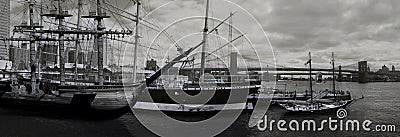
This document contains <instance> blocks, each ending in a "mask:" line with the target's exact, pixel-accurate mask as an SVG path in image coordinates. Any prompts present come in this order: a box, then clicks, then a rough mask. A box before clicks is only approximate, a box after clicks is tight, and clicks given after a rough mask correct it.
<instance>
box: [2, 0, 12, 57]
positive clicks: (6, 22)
mask: <svg viewBox="0 0 400 137" xmlns="http://www.w3.org/2000/svg"><path fill="white" fill-rule="evenodd" d="M9 34H10V0H1V1H0V39H4V38H8V37H9ZM0 60H8V52H7V43H6V42H5V41H0Z"/></svg>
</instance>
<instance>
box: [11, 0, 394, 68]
mask: <svg viewBox="0 0 400 137" xmlns="http://www.w3.org/2000/svg"><path fill="white" fill-rule="evenodd" d="M127 1H128V0H118V3H117V6H118V7H120V8H122V9H128V10H131V9H130V8H129V7H128V8H127V6H126V3H127ZM110 3H116V2H114V1H111V2H110ZM165 4H166V5H165ZM18 5H19V4H16V3H15V2H12V15H11V16H13V15H14V16H15V15H17V14H18V12H19V8H17V7H18ZM162 5H164V6H162ZM144 6H145V8H146V9H147V10H148V11H153V12H152V14H151V17H153V18H154V19H155V20H157V22H158V23H159V24H160V26H161V27H162V28H163V27H166V26H167V25H168V24H171V23H172V22H175V21H177V20H179V19H182V18H185V17H193V16H204V11H205V9H204V7H205V0H176V1H174V2H171V1H170V0H146V2H145V3H144ZM160 6H162V7H160ZM399 6H400V1H399V0H379V1H378V0H232V3H230V2H228V1H223V0H211V11H212V12H211V13H210V14H211V16H213V17H214V18H218V19H221V20H222V19H224V18H225V17H227V16H228V15H229V12H232V11H237V14H236V15H235V16H234V18H233V20H234V26H235V27H236V28H237V29H238V31H235V36H237V35H240V33H239V31H241V32H242V33H246V36H247V37H248V39H249V40H250V42H251V43H252V44H253V48H250V47H240V46H237V49H238V50H240V51H239V52H240V53H241V54H253V53H255V52H254V51H257V53H258V54H260V58H262V60H265V62H273V58H271V57H272V50H271V48H269V42H268V40H267V39H266V37H265V36H264V33H263V31H264V32H265V33H266V34H268V35H269V38H270V42H271V45H272V49H273V51H274V54H275V55H276V56H275V57H276V60H277V64H279V65H285V66H293V67H295V66H301V67H303V66H304V63H305V61H306V60H307V58H308V57H307V56H308V52H309V51H311V52H312V54H313V62H314V63H315V64H316V65H317V66H329V65H330V64H329V61H330V60H331V52H335V57H336V61H337V64H342V65H348V64H353V63H356V62H357V61H361V60H367V61H369V63H370V64H371V65H372V66H371V67H372V68H378V67H380V66H381V65H384V64H386V65H396V66H399V67H400V60H399V59H400V54H399V53H400V33H399V32H400V7H399ZM157 8H158V9H157ZM241 8H243V9H241ZM131 11H133V10H131ZM247 12H248V13H247ZM252 16H254V17H255V19H256V20H253V18H252ZM113 21H114V20H112V19H111V20H109V21H107V23H108V24H112V23H113ZM258 23H259V25H260V26H258ZM215 24H216V23H214V25H215ZM202 28H203V23H202V22H201V21H198V22H186V23H182V24H180V25H177V26H175V27H172V28H171V29H170V30H168V32H170V33H171V35H174V36H173V37H174V39H177V40H179V39H181V38H183V37H185V36H187V35H188V34H192V33H198V32H201V31H202ZM189 30H190V31H189ZM223 35H225V34H223ZM198 36H201V35H198ZM198 36H196V37H198ZM193 37H195V36H193ZM221 37H223V38H225V39H227V37H226V36H221ZM200 39H201V37H200V38H199V40H200ZM190 41H193V40H192V39H191V40H190ZM183 43H187V42H183ZM171 50H172V49H171ZM247 50H248V51H247ZM399 69H400V68H399Z"/></svg>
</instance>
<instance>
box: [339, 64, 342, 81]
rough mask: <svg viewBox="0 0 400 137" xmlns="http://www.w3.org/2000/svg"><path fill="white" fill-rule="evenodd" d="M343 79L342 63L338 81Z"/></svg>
mask: <svg viewBox="0 0 400 137" xmlns="http://www.w3.org/2000/svg"><path fill="white" fill-rule="evenodd" d="M342 81H343V74H342V65H340V66H339V76H338V82H342Z"/></svg>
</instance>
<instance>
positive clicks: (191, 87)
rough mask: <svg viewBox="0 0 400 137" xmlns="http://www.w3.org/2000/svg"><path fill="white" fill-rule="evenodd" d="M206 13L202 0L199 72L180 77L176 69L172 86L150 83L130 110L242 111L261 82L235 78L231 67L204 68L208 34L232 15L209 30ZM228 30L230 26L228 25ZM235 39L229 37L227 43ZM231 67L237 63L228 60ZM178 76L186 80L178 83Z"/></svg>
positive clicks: (207, 5)
mask: <svg viewBox="0 0 400 137" xmlns="http://www.w3.org/2000/svg"><path fill="white" fill-rule="evenodd" d="M208 12H209V0H207V1H206V16H205V20H204V29H203V37H202V38H203V39H202V42H201V46H202V49H201V62H200V69H196V70H195V69H193V70H192V71H191V72H190V74H182V73H181V72H180V71H179V70H176V71H175V73H173V75H172V76H173V77H174V78H173V84H167V82H163V81H158V82H154V83H152V84H150V86H149V87H147V88H146V90H147V92H145V93H144V94H145V95H143V96H141V97H139V98H138V100H137V103H136V105H135V106H134V107H133V108H134V109H138V110H157V111H158V110H161V111H163V112H178V113H181V112H190V113H193V112H200V113H202V112H205V113H207V112H218V111H223V110H243V109H245V108H246V105H247V96H248V95H249V94H255V93H257V92H258V89H259V88H260V87H261V80H250V78H249V76H247V75H238V74H237V72H236V71H234V70H236V69H235V68H231V69H230V71H228V72H221V71H216V70H211V69H207V68H205V63H206V51H205V49H206V48H207V45H208V42H207V41H208V40H207V39H208V35H209V34H210V33H212V32H213V31H216V30H217V28H218V27H219V26H220V25H221V24H223V23H224V22H225V21H226V20H228V19H231V17H232V16H233V14H230V16H229V17H228V18H226V19H225V20H223V21H222V22H221V23H220V24H219V25H217V26H216V27H215V28H213V29H211V31H209V29H208V18H209V17H208ZM230 27H232V26H231V25H230ZM230 29H232V28H230ZM230 32H231V31H230ZM241 36H243V35H241ZM241 36H239V37H238V38H240V37H241ZM236 39H237V38H236ZM236 39H232V38H230V40H229V41H228V42H229V43H228V44H230V43H232V42H233V41H234V40H236ZM231 54H232V55H231V57H235V58H236V57H237V53H235V52H232V53H231ZM232 60H233V62H232ZM192 61H193V60H192ZM172 62H175V61H172ZM193 64H194V63H193ZM234 64H237V62H236V60H235V59H232V58H231V65H233V67H236V68H237V66H235V65H234ZM164 72H168V71H164ZM172 72H173V71H172ZM172 72H171V73H172ZM207 74H210V75H207ZM178 77H186V78H182V80H181V81H178V79H179V78H178ZM169 85H172V86H169Z"/></svg>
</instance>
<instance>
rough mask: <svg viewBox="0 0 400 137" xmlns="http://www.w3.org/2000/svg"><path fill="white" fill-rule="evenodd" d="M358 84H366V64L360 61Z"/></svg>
mask: <svg viewBox="0 0 400 137" xmlns="http://www.w3.org/2000/svg"><path fill="white" fill-rule="evenodd" d="M358 82H359V83H367V82H368V62H367V61H360V62H358Z"/></svg>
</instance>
